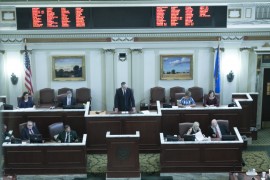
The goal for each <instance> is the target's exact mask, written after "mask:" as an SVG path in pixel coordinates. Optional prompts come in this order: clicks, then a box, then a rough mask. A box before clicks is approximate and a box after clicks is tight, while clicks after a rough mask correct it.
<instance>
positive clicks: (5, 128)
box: [2, 124, 14, 142]
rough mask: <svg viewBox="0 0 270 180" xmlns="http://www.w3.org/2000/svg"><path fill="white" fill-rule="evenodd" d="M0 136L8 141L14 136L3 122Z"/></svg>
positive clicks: (4, 140)
mask: <svg viewBox="0 0 270 180" xmlns="http://www.w3.org/2000/svg"><path fill="white" fill-rule="evenodd" d="M2 136H3V142H9V141H10V140H11V139H12V138H14V136H13V135H12V134H11V133H10V132H9V131H8V129H7V125H5V124H3V131H2Z"/></svg>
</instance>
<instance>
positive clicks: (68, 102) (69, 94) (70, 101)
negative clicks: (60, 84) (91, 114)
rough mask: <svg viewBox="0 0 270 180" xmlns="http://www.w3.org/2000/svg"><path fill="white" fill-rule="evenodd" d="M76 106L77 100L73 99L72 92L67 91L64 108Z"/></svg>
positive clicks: (63, 103)
mask: <svg viewBox="0 0 270 180" xmlns="http://www.w3.org/2000/svg"><path fill="white" fill-rule="evenodd" d="M75 104H76V103H75V99H74V98H73V97H72V92H71V91H67V96H66V97H65V98H63V102H62V105H63V106H73V105H75Z"/></svg>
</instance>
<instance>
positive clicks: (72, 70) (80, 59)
mask: <svg viewBox="0 0 270 180" xmlns="http://www.w3.org/2000/svg"><path fill="white" fill-rule="evenodd" d="M52 80H53V81H85V56H52Z"/></svg>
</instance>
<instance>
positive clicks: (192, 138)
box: [184, 134, 195, 141]
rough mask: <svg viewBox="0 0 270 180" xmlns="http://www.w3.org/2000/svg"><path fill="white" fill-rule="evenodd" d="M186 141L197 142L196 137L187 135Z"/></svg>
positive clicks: (185, 136)
mask: <svg viewBox="0 0 270 180" xmlns="http://www.w3.org/2000/svg"><path fill="white" fill-rule="evenodd" d="M184 141H195V135H194V134H185V135H184Z"/></svg>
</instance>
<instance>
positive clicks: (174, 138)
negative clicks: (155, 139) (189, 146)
mask: <svg viewBox="0 0 270 180" xmlns="http://www.w3.org/2000/svg"><path fill="white" fill-rule="evenodd" d="M166 138H167V141H178V137H175V136H172V135H167V136H166Z"/></svg>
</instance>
